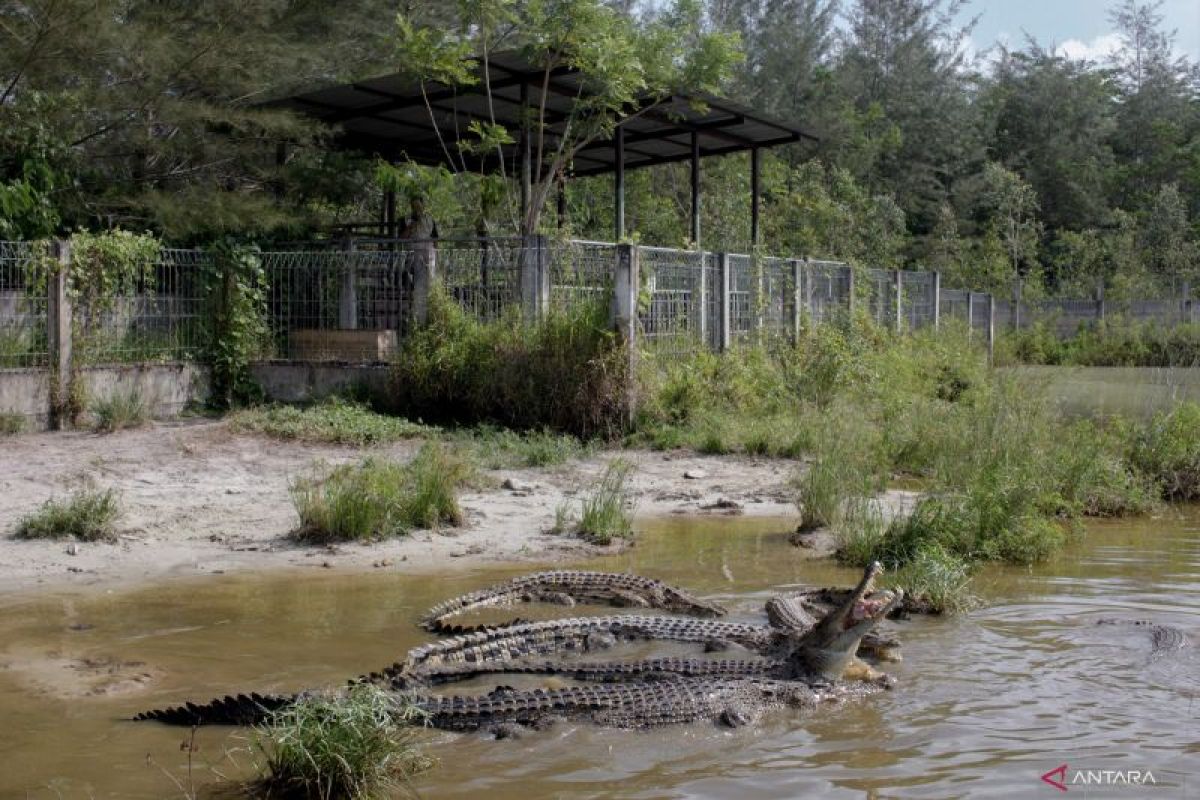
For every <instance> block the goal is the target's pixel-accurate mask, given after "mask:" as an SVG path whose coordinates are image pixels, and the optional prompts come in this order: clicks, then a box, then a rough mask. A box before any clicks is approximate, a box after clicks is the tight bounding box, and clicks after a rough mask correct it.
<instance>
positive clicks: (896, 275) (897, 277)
mask: <svg viewBox="0 0 1200 800" xmlns="http://www.w3.org/2000/svg"><path fill="white" fill-rule="evenodd" d="M892 294H893V295H894V296H895V298H896V333H899V332H900V331H901V330H903V329H904V309H903V308H902V306H903V305H904V303H903V302H901V299H902V298H903V296H904V274H903V273H902V272H901V271H900V270H898V269H896V270H892Z"/></svg>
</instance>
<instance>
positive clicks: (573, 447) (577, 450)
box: [451, 425, 590, 469]
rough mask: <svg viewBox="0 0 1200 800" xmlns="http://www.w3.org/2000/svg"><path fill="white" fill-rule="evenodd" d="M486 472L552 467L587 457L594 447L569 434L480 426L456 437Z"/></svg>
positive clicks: (543, 430)
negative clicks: (490, 470)
mask: <svg viewBox="0 0 1200 800" xmlns="http://www.w3.org/2000/svg"><path fill="white" fill-rule="evenodd" d="M451 438H452V439H454V440H457V441H460V442H461V443H463V444H464V445H465V446H466V447H467V448H469V450H470V451H471V454H472V456H473V457H474V458H475V460H476V461H477V462H478V463H479V464H480V465H481V466H482V467H483V468H485V469H504V468H506V467H507V468H511V467H552V466H556V465H558V464H565V463H566V462H567V461H570V460H571V459H574V458H581V457H582V456H584V455H586V454H587V453H588V452H589V450H590V447H588V446H587V445H585V444H584V443H583V442H581V441H580V440H579V439H578V438H576V437H574V436H572V435H570V434H566V433H554V432H553V431H551V430H549V429H545V428H543V429H542V430H540V431H514V430H509V429H507V428H497V427H494V426H491V425H480V426H478V427H476V428H473V429H468V430H466V431H464V432H461V433H458V434H454V435H452V436H451Z"/></svg>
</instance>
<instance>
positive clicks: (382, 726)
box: [254, 684, 432, 800]
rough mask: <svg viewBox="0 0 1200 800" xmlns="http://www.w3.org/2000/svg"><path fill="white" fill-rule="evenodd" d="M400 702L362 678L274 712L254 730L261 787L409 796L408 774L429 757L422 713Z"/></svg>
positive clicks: (306, 794) (359, 799) (341, 796)
mask: <svg viewBox="0 0 1200 800" xmlns="http://www.w3.org/2000/svg"><path fill="white" fill-rule="evenodd" d="M403 702H404V701H403V700H402V699H399V698H398V697H397V696H396V695H395V694H393V693H390V692H386V691H384V690H383V689H380V688H379V687H376V686H371V685H369V684H362V685H359V686H355V687H353V688H351V689H350V690H349V691H348V692H347V693H346V694H344V695H338V696H331V697H321V696H315V697H309V698H306V699H304V700H301V701H300V702H298V703H296V704H294V705H292V706H289V707H288V708H286V709H284V710H283V711H280V712H278V713H276V714H275V715H274V716H273V717H272V719H271V720H270V721H269V722H268V723H267V724H265V725H262V726H260V727H258V728H257V729H255V732H254V741H255V746H256V749H257V750H258V751H259V752H260V753H261V754H262V755H263V757H264V761H265V763H264V770H263V771H264V772H265V774H264V775H263V776H262V777H261V778H260V780H259V782H258V786H257V788H258V789H259V790H260V791H259V794H262V795H265V796H267V797H285V798H306V799H308V798H311V799H313V800H374V799H375V798H383V797H394V796H396V795H397V794H401V793H402V794H407V795H414V796H415V792H414V791H413V789H412V785H411V780H412V778H413V777H414V776H416V775H419V774H421V773H422V772H424V771H426V770H428V769H429V768H430V767H431V766H432V761H431V760H430V759H429V758H428V757H427V756H426V755H425V754H424V753H423V752H422V748H421V746H420V742H419V738H418V737H419V733H418V727H417V726H419V725H420V722H421V713H420V712H419V711H418V710H416V709H415V708H413V707H412V706H406V705H404V704H403Z"/></svg>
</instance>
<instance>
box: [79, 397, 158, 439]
mask: <svg viewBox="0 0 1200 800" xmlns="http://www.w3.org/2000/svg"><path fill="white" fill-rule="evenodd" d="M91 411H92V416H93V417H95V419H96V424H95V429H96V430H97V431H98V432H100V433H113V432H115V431H120V430H125V429H126V428H140V427H141V426H143V425H145V424H146V423H147V422H148V421H149V419H150V407H149V406H148V405H147V404H146V401H145V400H143V399H142V393H141V392H139V391H138V390H137V389H131V390H129V391H127V392H122V391H116V392H113V393H112V394H111V395H109V396H108V397H106V398H104V399H103V400H97V401H95V402H94V403H93V404H92V409H91Z"/></svg>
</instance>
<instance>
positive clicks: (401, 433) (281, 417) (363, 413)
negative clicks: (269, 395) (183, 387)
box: [229, 396, 430, 447]
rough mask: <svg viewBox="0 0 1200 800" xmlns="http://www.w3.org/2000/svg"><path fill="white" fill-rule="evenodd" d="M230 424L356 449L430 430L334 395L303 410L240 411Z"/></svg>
mask: <svg viewBox="0 0 1200 800" xmlns="http://www.w3.org/2000/svg"><path fill="white" fill-rule="evenodd" d="M229 424H230V427H231V428H232V429H233V430H235V431H241V432H247V433H261V434H264V435H266V436H271V437H274V438H276V439H289V440H295V441H303V442H324V443H328V444H349V445H357V446H359V447H362V446H366V445H373V444H383V443H387V442H394V441H397V440H400V439H409V438H412V437H414V436H420V435H421V434H423V433H426V432H428V431H429V430H430V429H429V428H426V427H425V426H423V425H418V424H416V423H413V422H409V421H408V420H406V419H400V418H398V417H393V416H389V415H386V414H379V413H377V412H375V411H372V410H371V409H370V408H368V407H367V406H366V405H364V404H362V403H357V402H354V401H352V400H345V399H343V398H340V397H336V396H334V397H329V398H326V399H325V400H322V401H321V402H319V403H317V404H315V405H311V406H308V407H305V408H301V407H298V406H289V405H270V406H260V407H258V408H249V409H243V410H241V411H237V412H234V413H233V414H232V415H231V416H230V423H229Z"/></svg>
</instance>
